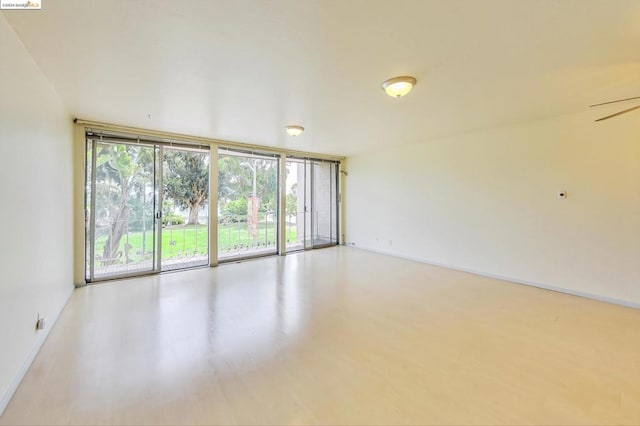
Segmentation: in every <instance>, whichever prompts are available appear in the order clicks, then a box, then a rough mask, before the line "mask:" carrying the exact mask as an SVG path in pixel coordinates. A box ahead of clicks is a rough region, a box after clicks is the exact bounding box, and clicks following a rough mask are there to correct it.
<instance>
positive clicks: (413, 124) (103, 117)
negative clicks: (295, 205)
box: [4, 0, 640, 155]
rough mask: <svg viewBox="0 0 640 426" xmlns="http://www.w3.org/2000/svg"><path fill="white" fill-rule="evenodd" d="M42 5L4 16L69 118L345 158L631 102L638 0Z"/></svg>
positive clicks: (639, 90) (639, 52) (635, 84)
mask: <svg viewBox="0 0 640 426" xmlns="http://www.w3.org/2000/svg"><path fill="white" fill-rule="evenodd" d="M42 3H43V10H42V11H4V15H5V16H6V18H7V20H8V21H9V23H10V24H11V25H12V26H13V28H14V29H15V31H16V32H17V34H18V36H19V37H20V38H21V39H22V41H23V42H24V44H25V46H26V47H27V49H28V50H29V52H30V53H31V54H32V55H33V57H34V59H35V60H36V62H37V63H38V64H39V66H40V67H41V69H42V70H43V72H44V73H45V74H46V75H47V76H48V78H49V79H50V80H51V82H52V84H53V85H54V86H55V88H56V90H57V91H58V93H59V94H60V96H61V98H62V100H63V102H65V104H66V105H67V106H68V108H69V111H70V113H71V114H72V115H74V116H78V117H82V118H85V119H92V120H98V121H105V122H111V123H117V124H122V125H129V126H136V127H143V128H149V129H155V130H163V131H171V132H177V133H185V134H190V135H197V136H206V137H212V138H218V139H224V140H231V141H237V142H247V143H254V144H263V145H271V146H278V147H289V148H294V149H300V150H306V151H314V152H323V153H331V154H343V155H350V154H353V153H356V152H359V151H363V150H367V149H375V148H377V147H380V146H383V145H387V144H392V145H395V144H406V143H416V142H423V141H427V140H429V139H431V138H435V137H440V136H444V135H448V134H454V133H460V132H466V131H470V130H476V129H481V128H487V127H492V126H497V125H503V124H508V123H515V122H520V121H528V120H534V119H538V118H543V117H548V116H554V115H559V114H564V113H569V112H578V111H584V110H586V107H587V105H588V104H589V103H593V102H595V101H605V100H609V98H611V97H614V98H615V97H627V96H640V84H639V83H640V48H639V46H640V2H638V1H629V0H625V1H621V0H608V1H601V0H595V1H590V0H577V1H572V0H561V1H560V0H554V1H544V0H542V1H540V0H535V1H534V0H530V1H517V0H506V1H494V0H491V1H479V0H470V1H455V0H453V1H451V0H448V1H427V0H418V1H399V0H388V1H379V0H362V1H354V0H337V1H302V0H293V1H243V0H227V1H197V0H189V1H176V0H170V1H164V0H147V1H130V0H109V1H92V0H64V1H62V0H43V2H42ZM407 74H408V75H412V76H415V77H416V78H417V79H418V84H417V86H416V87H415V89H414V91H413V92H412V93H410V94H409V95H408V96H406V97H405V98H402V99H400V100H395V99H392V98H390V97H388V96H386V95H385V94H384V92H383V91H382V90H381V89H380V83H381V82H382V81H383V80H385V79H386V78H389V77H393V76H397V75H407ZM149 115H150V118H149ZM596 115H598V114H597V113H596ZM286 124H301V125H303V126H305V127H306V129H307V130H306V131H305V133H304V134H303V135H302V136H300V137H298V138H296V139H292V138H290V137H288V136H287V135H286V134H285V132H284V131H283V126H285V125H286Z"/></svg>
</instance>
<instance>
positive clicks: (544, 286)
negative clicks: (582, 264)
mask: <svg viewBox="0 0 640 426" xmlns="http://www.w3.org/2000/svg"><path fill="white" fill-rule="evenodd" d="M347 246H348V247H353V248H357V249H360V250H365V251H370V252H374V253H379V254H384V255H387V256H392V257H398V258H401V259H405V260H411V261H414V262H419V263H425V264H427V265H432V266H438V267H441V268H447V269H453V270H454V271H460V272H467V273H469V274H474V275H480V276H482V277H487V278H495V279H497V280H501V281H508V282H512V283H516V284H523V285H528V286H531V287H537V288H542V289H545V290H551V291H557V292H558V293H565V294H570V295H572V296H579V297H586V298H587V299H593V300H597V301H599V302H606V303H613V304H615V305H621V306H626V307H628V308H635V309H640V303H634V302H629V301H627V300H622V299H616V298H613V297H607V296H602V295H599V294H593V293H587V292H582V291H576V290H571V289H567V288H563V287H556V286H552V285H547V284H542V283H538V282H533V281H528V280H522V279H519V278H513V277H508V276H505V275H499V274H492V273H489V272H485V271H478V270H475V269H469V268H464V267H461V266H456V265H448V264H444V263H440V262H434V261H431V260H429V259H424V258H421V257H417V256H408V255H402V254H398V253H394V252H390V251H387V250H380V249H378V248H374V247H365V246H356V245H354V244H351V243H347Z"/></svg>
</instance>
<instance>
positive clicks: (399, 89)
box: [382, 76, 417, 98]
mask: <svg viewBox="0 0 640 426" xmlns="http://www.w3.org/2000/svg"><path fill="white" fill-rule="evenodd" d="M416 83H417V80H416V79H415V78H413V77H409V76H402V77H393V78H390V79H389V80H387V81H385V82H384V83H382V89H383V90H384V91H385V92H386V93H387V95H389V96H391V97H392V98H399V97H401V96H404V95H406V94H407V93H409V92H410V91H411V89H413V86H415V85H416Z"/></svg>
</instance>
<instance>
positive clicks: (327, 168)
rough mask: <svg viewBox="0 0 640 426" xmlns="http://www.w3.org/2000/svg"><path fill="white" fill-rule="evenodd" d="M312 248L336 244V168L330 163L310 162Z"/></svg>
mask: <svg viewBox="0 0 640 426" xmlns="http://www.w3.org/2000/svg"><path fill="white" fill-rule="evenodd" d="M311 164H312V166H311V170H312V177H311V182H312V191H311V193H312V203H311V206H312V207H311V210H312V218H311V223H312V226H311V241H312V244H313V247H326V246H330V245H335V244H337V243H338V214H337V213H338V204H337V194H336V188H337V186H336V180H337V166H336V164H335V163H333V162H331V163H329V162H319V161H312V162H311Z"/></svg>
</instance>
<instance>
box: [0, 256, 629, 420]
mask: <svg viewBox="0 0 640 426" xmlns="http://www.w3.org/2000/svg"><path fill="white" fill-rule="evenodd" d="M638 324H640V310H634V309H630V308H624V307H620V306H615V305H610V304H606V303H601V302H596V301H592V300H588V299H583V298H579V297H575V296H569V295H564V294H560V293H555V292H551V291H545V290H540V289H536V288H531V287H526V286H522V285H517V284H511V283H506V282H502V281H498V280H494V279H489V278H483V277H478V276H474V275H471V274H465V273H461V272H455V271H451V270H447V269H443V268H437V267H433V266H428V265H424V264H419V263H414V262H409V261H405V260H401V259H397V258H392V257H387V256H383V255H378V254H373V253H369V252H365V251H362V250H357V249H353V248H345V247H335V248H328V249H323V250H316V251H312V252H300V253H296V254H291V255H288V256H286V257H271V258H264V259H259V260H254V261H248V262H244V263H241V264H229V265H222V266H220V267H218V268H213V269H210V268H206V269H198V270H191V271H186V272H180V273H171V274H164V275H161V276H154V277H149V278H139V279H130V280H124V281H119V282H110V283H104V284H98V285H93V286H89V287H86V288H83V289H80V290H78V291H76V292H75V294H74V295H73V297H72V299H71V301H70V303H69V304H68V305H67V307H66V308H65V310H64V312H63V314H62V315H61V317H60V320H59V321H58V323H57V324H56V325H55V327H54V329H53V330H52V331H51V335H50V336H49V339H48V340H47V341H46V342H45V344H44V346H43V348H42V350H41V352H40V353H39V354H38V356H37V358H36V360H35V362H34V364H33V365H32V367H31V369H30V370H29V372H28V373H27V375H26V377H25V379H24V381H23V383H22V384H21V386H20V387H19V389H18V391H17V392H16V394H15V396H14V398H13V400H12V401H11V403H10V404H9V406H8V407H7V410H6V411H5V413H4V415H3V416H2V417H0V424H441V425H442V424H458V425H459V424H475V425H489V424H558V425H560V424H564V425H569V424H572V425H575V424H580V425H587V424H589V425H595V424H634V425H637V424H640V327H639V326H638Z"/></svg>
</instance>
